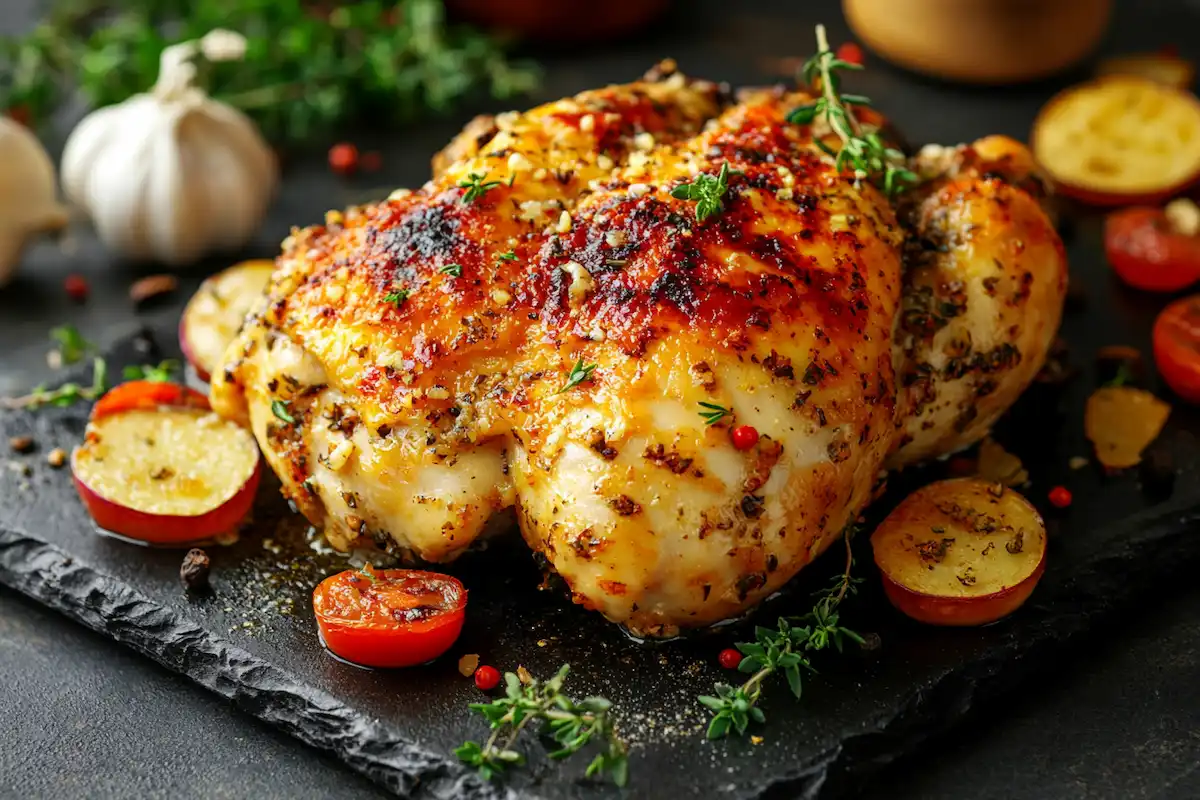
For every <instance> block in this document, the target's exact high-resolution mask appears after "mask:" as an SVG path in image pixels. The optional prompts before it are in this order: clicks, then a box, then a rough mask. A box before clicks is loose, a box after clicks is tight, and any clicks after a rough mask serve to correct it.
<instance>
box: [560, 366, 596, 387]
mask: <svg viewBox="0 0 1200 800" xmlns="http://www.w3.org/2000/svg"><path fill="white" fill-rule="evenodd" d="M595 371H596V365H595V364H584V363H583V359H582V358H581V359H579V360H578V361H576V362H575V366H573V367H571V371H570V372H569V373H567V382H566V383H565V384H563V387H562V388H561V389H559V390H558V391H557V392H556V394H562V393H563V392H566V391H570V390H571V389H574V388H575V387H576V386H578V385H579V384H581V383H583V382H584V381H586V380H588V379H590V378H591V377H592V373H593V372H595Z"/></svg>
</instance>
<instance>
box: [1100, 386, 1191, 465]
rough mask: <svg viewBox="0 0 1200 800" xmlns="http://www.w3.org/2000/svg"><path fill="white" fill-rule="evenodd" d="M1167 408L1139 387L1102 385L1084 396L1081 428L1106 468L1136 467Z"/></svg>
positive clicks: (1165, 416) (1158, 428)
mask: <svg viewBox="0 0 1200 800" xmlns="http://www.w3.org/2000/svg"><path fill="white" fill-rule="evenodd" d="M1170 415H1171V407H1170V406H1169V405H1167V404H1166V403H1164V402H1163V401H1162V400H1159V399H1158V398H1157V397H1155V396H1154V395H1152V394H1150V392H1147V391H1145V390H1143V389H1136V388H1134V387H1131V386H1103V387H1101V388H1099V389H1097V390H1096V391H1094V392H1092V394H1091V396H1090V397H1088V401H1087V407H1086V409H1085V410H1084V415H1083V428H1084V432H1085V433H1086V435H1087V438H1088V440H1089V441H1090V442H1091V443H1092V445H1093V446H1094V447H1095V448H1096V458H1097V459H1099V461H1100V463H1101V464H1103V465H1104V466H1106V467H1108V468H1110V469H1125V468H1126V467H1133V466H1136V465H1137V464H1138V463H1139V462H1141V460H1142V451H1143V450H1145V449H1146V448H1147V447H1149V445H1150V443H1151V442H1153V441H1154V440H1155V439H1157V438H1158V435H1159V433H1161V432H1162V429H1163V426H1164V425H1166V424H1167V417H1169V416H1170Z"/></svg>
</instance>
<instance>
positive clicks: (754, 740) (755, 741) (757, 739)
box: [750, 735, 763, 744]
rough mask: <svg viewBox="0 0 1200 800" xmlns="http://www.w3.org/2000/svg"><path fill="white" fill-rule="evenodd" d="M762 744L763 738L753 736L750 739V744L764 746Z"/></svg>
mask: <svg viewBox="0 0 1200 800" xmlns="http://www.w3.org/2000/svg"><path fill="white" fill-rule="evenodd" d="M762 743H763V737H761V736H753V735H752V736H751V737H750V744H762Z"/></svg>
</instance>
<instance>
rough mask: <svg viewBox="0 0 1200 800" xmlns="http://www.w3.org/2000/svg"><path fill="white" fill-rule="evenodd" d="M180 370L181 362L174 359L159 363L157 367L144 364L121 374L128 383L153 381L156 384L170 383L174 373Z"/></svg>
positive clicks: (128, 368) (132, 367)
mask: <svg viewBox="0 0 1200 800" xmlns="http://www.w3.org/2000/svg"><path fill="white" fill-rule="evenodd" d="M177 369H179V362H178V361H176V360H175V359H173V358H168V359H167V360H165V361H160V362H158V364H157V366H151V365H150V364H142V365H140V366H128V367H126V368H125V369H124V371H123V372H122V373H121V374H122V375H124V376H125V380H127V381H139V380H140V381H152V382H154V383H169V382H170V381H171V377H172V375H173V373H174V372H175V371H176V370H177Z"/></svg>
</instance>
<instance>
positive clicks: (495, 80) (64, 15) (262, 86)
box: [0, 0, 537, 144]
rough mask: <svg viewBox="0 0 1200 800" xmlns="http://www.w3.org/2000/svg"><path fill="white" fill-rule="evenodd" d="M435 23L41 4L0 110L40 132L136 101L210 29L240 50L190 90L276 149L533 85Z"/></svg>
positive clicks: (393, 11) (155, 3) (65, 1)
mask: <svg viewBox="0 0 1200 800" xmlns="http://www.w3.org/2000/svg"><path fill="white" fill-rule="evenodd" d="M445 17H446V15H445V9H444V7H443V3H442V0H398V2H396V1H395V0H393V1H392V2H383V0H362V2H355V3H346V4H339V3H322V2H312V1H311V0H144V1H143V2H137V3H133V2H127V1H126V0H51V2H49V3H48V10H47V14H46V17H45V18H44V21H43V22H41V23H40V24H39V25H38V26H37V27H36V28H35V29H34V30H33V31H31V32H29V33H28V34H25V35H23V36H19V37H12V38H2V39H0V111H4V110H5V109H13V110H17V111H21V112H22V113H26V114H28V115H29V116H31V117H32V119H33V120H35V121H37V120H43V119H45V118H47V117H48V116H49V115H50V114H51V113H52V112H53V111H54V109H55V108H57V107H58V106H59V105H60V104H61V103H62V101H63V100H64V99H65V98H66V97H67V96H68V95H69V93H70V92H71V91H72V90H74V89H78V90H79V92H80V93H81V94H82V96H83V98H84V99H85V100H86V101H87V102H88V103H89V104H90V105H92V106H93V107H99V106H105V105H110V104H112V103H117V102H120V101H122V100H125V99H126V98H127V97H130V96H131V95H133V94H136V93H138V92H144V91H147V90H149V89H150V87H151V86H152V85H153V84H154V81H155V78H156V77H157V75H158V66H159V55H160V54H161V53H162V51H163V49H164V48H165V47H166V46H167V45H170V44H173V43H176V42H180V41H184V40H188V39H199V38H200V37H202V36H203V35H204V34H206V33H208V32H209V31H211V30H214V29H216V28H226V29H230V30H233V31H236V32H238V33H240V34H242V35H243V36H245V37H246V39H247V48H246V54H245V58H244V60H243V61H240V62H231V63H221V64H207V63H204V64H200V67H201V74H200V80H199V83H200V85H202V86H205V87H206V88H207V89H208V90H209V92H210V93H211V94H212V96H213V97H215V98H217V99H219V100H222V101H224V102H227V103H229V104H231V105H233V106H235V107H237V108H240V109H242V110H243V111H245V112H246V113H247V114H249V115H250V116H251V117H252V118H253V119H254V120H255V121H256V122H257V123H258V124H259V125H260V127H261V128H262V129H263V132H264V134H265V135H266V136H267V138H268V139H270V140H271V141H273V142H275V143H279V144H284V143H294V142H297V141H305V140H310V139H312V138H313V137H314V136H316V135H318V134H321V133H324V132H327V131H330V130H332V129H335V128H337V127H339V126H341V125H343V124H345V123H349V122H353V121H356V120H367V119H369V120H370V121H371V122H372V123H373V124H376V125H379V124H387V123H404V122H408V121H412V120H416V119H420V118H422V117H427V116H430V115H433V114H439V113H442V112H445V111H448V110H449V109H451V108H452V107H453V106H454V105H455V104H457V103H459V102H460V101H462V100H464V99H466V98H467V97H468V96H470V95H473V94H490V95H491V96H493V97H498V98H507V97H512V96H515V95H518V94H522V93H524V92H527V91H529V90H530V89H532V88H533V87H534V86H535V85H536V83H537V71H536V69H535V68H534V67H533V66H532V65H530V64H527V63H521V64H516V63H513V62H510V61H509V60H508V59H507V58H506V56H505V54H504V48H503V46H502V43H501V42H500V41H499V40H497V39H495V38H493V37H491V36H489V35H487V34H485V33H482V32H480V31H478V30H476V29H474V28H471V27H469V26H464V25H452V24H450V23H449V22H448V21H447V20H446V18H445Z"/></svg>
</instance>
